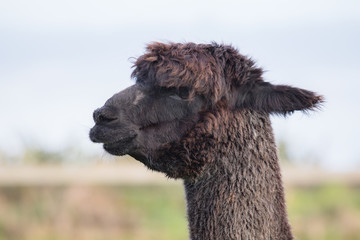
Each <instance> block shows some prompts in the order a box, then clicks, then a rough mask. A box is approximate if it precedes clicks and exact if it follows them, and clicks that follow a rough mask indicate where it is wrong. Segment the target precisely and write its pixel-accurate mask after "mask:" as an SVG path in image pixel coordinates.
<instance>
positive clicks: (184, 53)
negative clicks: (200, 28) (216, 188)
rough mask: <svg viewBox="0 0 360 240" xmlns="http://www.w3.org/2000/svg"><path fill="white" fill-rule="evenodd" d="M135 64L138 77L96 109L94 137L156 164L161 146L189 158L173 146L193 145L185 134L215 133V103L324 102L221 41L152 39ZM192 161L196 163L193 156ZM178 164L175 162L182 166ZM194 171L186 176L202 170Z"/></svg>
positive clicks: (278, 105)
mask: <svg viewBox="0 0 360 240" xmlns="http://www.w3.org/2000/svg"><path fill="white" fill-rule="evenodd" d="M134 67H135V70H134V72H133V74H132V76H133V77H134V78H135V79H136V83H135V84H134V85H132V86H131V87H129V88H127V89H125V90H123V91H121V92H119V93H117V94H115V95H114V96H113V97H111V98H110V99H109V100H107V102H106V103H105V105H104V106H103V107H101V108H99V109H97V110H95V112H94V114H93V117H94V121H95V126H94V127H93V128H92V129H91V131H90V138H91V140H92V141H94V142H99V143H103V146H104V149H105V150H106V151H107V152H109V153H111V154H114V155H124V154H130V155H131V156H133V157H135V158H136V159H138V160H140V161H142V162H143V163H144V164H146V165H148V166H149V167H150V168H154V169H156V163H159V162H161V161H165V160H166V159H163V158H165V157H166V156H165V157H164V156H163V155H162V154H161V152H167V153H169V154H172V155H175V156H177V157H185V156H179V155H181V152H176V150H174V149H177V147H178V146H179V145H182V146H183V147H184V145H186V144H188V139H187V140H184V138H187V137H189V136H191V138H194V136H198V135H204V136H205V135H206V134H210V135H211V132H209V131H211V130H209V129H208V128H206V124H205V125H204V116H206V114H207V113H209V112H211V111H213V110H214V109H217V108H223V109H226V110H228V111H237V110H240V109H244V108H247V109H252V110H254V111H258V112H264V113H275V114H283V115H286V114H288V113H291V112H293V111H295V110H311V109H314V108H316V107H317V106H318V104H319V103H321V102H322V97H321V96H319V95H317V94H315V93H313V92H310V91H307V90H303V89H299V88H293V87H290V86H285V85H272V84H270V83H268V82H265V81H263V79H262V70H261V68H258V67H256V66H255V63H254V62H253V61H252V60H251V59H249V58H247V57H245V56H243V55H241V54H239V53H238V52H237V50H235V49H234V48H232V47H231V46H224V45H217V44H215V43H213V44H193V43H186V44H175V43H170V44H163V43H153V44H150V45H148V46H147V51H146V53H145V54H144V55H142V56H140V57H139V58H138V59H137V60H136V62H135V65H134ZM185 148H186V154H187V155H189V151H190V150H189V149H188V147H185ZM169 151H170V152H169ZM174 151H175V152H174ZM168 156H169V155H167V157H168ZM188 161H189V162H190V163H187V164H185V165H189V168H190V165H191V161H192V159H188ZM172 164H173V163H172V162H169V163H168V165H169V168H170V169H171V168H176V167H175V166H173V167H172V166H171V165H172ZM186 167H187V166H184V168H186ZM174 172H175V170H174ZM190 172H191V171H190V169H189V174H185V175H186V176H194V175H196V173H198V172H197V171H195V172H191V173H190ZM167 174H168V175H169V176H172V177H184V176H185V175H181V174H180V175H176V174H171V173H169V172H167Z"/></svg>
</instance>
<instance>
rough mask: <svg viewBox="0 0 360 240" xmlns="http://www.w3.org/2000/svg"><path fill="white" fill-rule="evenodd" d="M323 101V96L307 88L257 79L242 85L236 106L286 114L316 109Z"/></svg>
mask: <svg viewBox="0 0 360 240" xmlns="http://www.w3.org/2000/svg"><path fill="white" fill-rule="evenodd" d="M246 85H247V86H246ZM323 101H324V100H323V96H321V95H318V94H316V93H314V92H311V91H308V90H305V89H301V88H294V87H291V86H287V85H272V84H270V83H268V82H263V81H257V82H251V83H247V84H245V86H242V87H241V89H240V93H239V96H238V99H237V102H236V106H237V107H244V108H250V109H254V110H257V111H261V112H267V113H274V114H282V115H286V114H289V113H292V112H294V111H296V110H301V111H307V110H314V109H316V108H319V105H320V104H321V103H322V102H323Z"/></svg>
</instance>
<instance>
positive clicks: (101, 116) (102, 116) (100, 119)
mask: <svg viewBox="0 0 360 240" xmlns="http://www.w3.org/2000/svg"><path fill="white" fill-rule="evenodd" d="M93 118H94V121H95V123H96V124H105V123H109V122H112V121H115V120H117V119H118V117H117V116H116V114H115V113H114V112H113V111H111V110H110V109H108V108H106V107H102V108H98V109H96V110H95V111H94V113H93Z"/></svg>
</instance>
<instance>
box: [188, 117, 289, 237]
mask: <svg viewBox="0 0 360 240" xmlns="http://www.w3.org/2000/svg"><path fill="white" fill-rule="evenodd" d="M246 114H250V113H246ZM246 114H245V117H244V116H243V117H242V119H240V120H241V121H237V122H238V124H240V125H239V126H238V127H237V128H236V129H235V128H229V126H226V125H224V126H223V127H224V128H225V129H226V131H227V135H226V136H225V137H224V138H223V139H222V140H221V142H222V144H221V145H220V146H219V147H218V149H214V151H215V152H216V153H217V158H216V159H215V160H214V161H213V162H212V163H211V164H209V165H207V166H206V168H205V169H204V171H203V173H202V174H201V175H200V176H198V178H196V179H195V180H185V181H184V185H185V191H186V199H187V212H188V220H189V230H190V237H191V239H192V240H204V239H207V240H215V239H244V240H245V239H246V240H251V239H254V240H255V239H256V240H262V239H264V240H265V239H266V240H268V239H274V240H275V239H276V240H289V239H292V235H291V231H290V226H289V224H288V220H287V214H286V208H285V200H284V193H283V187H282V181H281V176H280V168H279V163H278V158H277V154H276V149H275V144H274V139H273V135H272V130H271V126H270V122H269V119H268V117H266V116H265V117H262V118H261V119H256V118H248V116H247V115H246ZM235 120H239V119H235ZM244 120H247V121H244ZM232 124H233V123H232ZM243 124H245V125H243ZM245 126H247V128H246V127H245ZM231 131H234V132H231ZM239 132H240V134H241V133H242V134H244V135H245V136H246V138H241V137H237V138H231V137H229V136H233V134H239ZM209 157H213V156H209Z"/></svg>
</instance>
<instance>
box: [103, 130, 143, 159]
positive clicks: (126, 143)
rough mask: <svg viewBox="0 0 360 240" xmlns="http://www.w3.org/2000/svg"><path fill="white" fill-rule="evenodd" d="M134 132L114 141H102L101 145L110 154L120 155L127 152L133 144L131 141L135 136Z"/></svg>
mask: <svg viewBox="0 0 360 240" xmlns="http://www.w3.org/2000/svg"><path fill="white" fill-rule="evenodd" d="M136 136H137V135H136V134H135V135H132V136H128V137H124V138H121V139H120V140H117V141H115V142H109V143H104V145H103V147H104V149H105V151H107V152H108V153H110V154H112V155H117V156H122V155H125V154H127V153H129V152H130V151H131V150H132V149H133V148H134V144H132V141H133V140H134V138H136Z"/></svg>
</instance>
